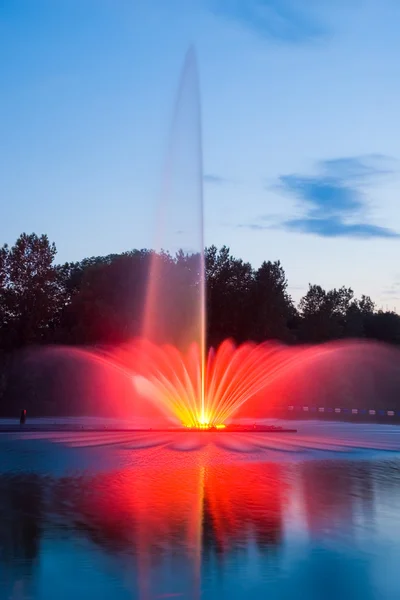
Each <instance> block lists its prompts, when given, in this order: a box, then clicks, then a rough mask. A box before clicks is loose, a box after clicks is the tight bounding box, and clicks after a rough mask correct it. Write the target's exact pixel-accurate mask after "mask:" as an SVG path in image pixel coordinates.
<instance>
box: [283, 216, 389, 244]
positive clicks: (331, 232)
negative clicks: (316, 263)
mask: <svg viewBox="0 0 400 600" xmlns="http://www.w3.org/2000/svg"><path fill="white" fill-rule="evenodd" d="M284 225H285V227H286V229H288V230H291V231H297V232H299V233H312V234H314V235H318V236H320V237H351V238H364V239H368V238H398V237H400V234H398V233H397V232H396V231H393V230H392V229H388V228H387V227H379V226H377V225H369V224H368V223H355V224H350V223H344V222H343V220H342V219H341V218H340V217H329V218H327V219H314V218H309V217H305V218H303V219H291V220H289V221H285V223H284Z"/></svg>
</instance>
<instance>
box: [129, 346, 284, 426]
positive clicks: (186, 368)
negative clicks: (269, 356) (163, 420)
mask: <svg viewBox="0 0 400 600" xmlns="http://www.w3.org/2000/svg"><path fill="white" fill-rule="evenodd" d="M134 353H135V369H134V375H133V382H134V385H135V388H136V390H137V392H138V393H139V395H141V396H145V397H147V398H148V399H150V400H151V401H153V402H155V403H156V404H158V405H159V406H160V407H163V408H164V410H165V412H167V413H169V414H171V413H172V414H173V415H174V416H175V417H176V418H177V419H178V420H179V422H180V423H182V424H183V425H184V426H185V427H188V428H193V429H198V430H207V429H215V428H217V429H222V428H223V427H224V423H225V421H226V420H227V419H229V417H231V415H232V414H233V413H234V412H235V411H236V410H237V409H238V408H239V407H240V406H241V405H242V404H243V403H244V402H246V401H247V400H248V399H249V398H251V397H253V396H255V395H256V394H258V393H260V392H261V391H262V390H264V389H265V387H266V386H267V384H268V383H269V382H270V379H271V374H273V371H274V369H273V368H272V369H271V362H270V361H268V360H266V349H265V347H264V346H263V345H256V344H252V343H245V344H243V345H241V346H238V347H237V346H235V344H234V343H233V342H231V341H230V340H226V341H225V342H223V343H222V344H221V346H220V347H219V348H218V349H217V351H214V350H210V352H209V353H208V356H207V359H206V361H205V369H204V374H203V373H202V360H201V352H200V350H199V347H198V345H197V344H192V345H191V346H190V348H189V350H188V352H187V353H182V352H180V351H179V350H178V349H177V348H175V347H173V346H169V345H164V346H160V345H156V344H153V343H151V342H148V341H144V340H142V341H140V342H138V343H137V344H136V345H135V350H134ZM203 390H204V391H203Z"/></svg>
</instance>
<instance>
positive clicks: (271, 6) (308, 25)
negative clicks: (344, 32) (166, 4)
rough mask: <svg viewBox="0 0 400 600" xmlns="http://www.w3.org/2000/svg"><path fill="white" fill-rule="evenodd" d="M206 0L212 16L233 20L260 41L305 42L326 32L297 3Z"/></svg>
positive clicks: (252, 0)
mask: <svg viewBox="0 0 400 600" xmlns="http://www.w3.org/2000/svg"><path fill="white" fill-rule="evenodd" d="M208 1H209V6H210V8H211V10H212V12H213V13H214V14H215V15H217V16H219V17H222V18H225V19H228V20H231V21H236V22H237V23H239V24H240V25H241V26H242V27H245V28H247V29H248V30H250V31H251V32H253V33H255V34H257V35H259V36H261V37H263V38H272V39H276V40H281V41H285V42H289V43H304V42H308V41H311V40H313V39H316V38H320V37H323V36H325V35H326V33H327V31H326V29H325V28H324V27H323V26H322V25H321V23H319V22H318V21H317V20H316V19H315V17H313V16H311V14H310V12H309V10H308V11H307V10H306V9H304V4H305V3H301V2H299V0H208Z"/></svg>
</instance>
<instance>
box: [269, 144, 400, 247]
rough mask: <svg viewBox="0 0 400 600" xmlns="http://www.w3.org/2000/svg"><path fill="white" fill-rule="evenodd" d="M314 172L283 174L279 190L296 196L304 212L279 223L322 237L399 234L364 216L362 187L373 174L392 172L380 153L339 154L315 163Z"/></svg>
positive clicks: (294, 229)
mask: <svg viewBox="0 0 400 600" xmlns="http://www.w3.org/2000/svg"><path fill="white" fill-rule="evenodd" d="M317 173H318V174H317V175H314V176H304V175H297V174H290V175H282V176H281V177H280V178H279V187H280V189H281V191H283V192H284V193H286V194H290V195H292V196H294V197H296V198H297V199H298V200H299V206H300V208H301V209H302V211H303V215H300V216H299V217H297V218H293V219H287V220H285V221H283V222H281V223H280V224H279V226H280V227H283V228H285V229H287V230H289V231H298V232H300V233H308V234H314V235H318V236H321V237H351V238H398V237H400V234H399V233H397V232H396V231H394V230H392V229H389V228H386V227H379V226H377V225H374V224H372V223H369V222H368V221H367V220H366V213H367V208H368V207H367V201H366V197H365V195H364V193H363V191H362V188H365V187H366V186H367V185H368V184H369V183H371V182H372V181H373V180H374V179H375V178H376V177H378V176H382V175H386V174H389V173H393V166H392V164H391V159H389V158H388V157H385V156H382V155H367V156H359V157H348V158H338V159H334V160H327V161H322V162H320V163H319V164H318V165H317Z"/></svg>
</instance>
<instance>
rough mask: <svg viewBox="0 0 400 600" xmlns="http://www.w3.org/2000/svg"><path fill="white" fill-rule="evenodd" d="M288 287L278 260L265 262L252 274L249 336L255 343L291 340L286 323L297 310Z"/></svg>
mask: <svg viewBox="0 0 400 600" xmlns="http://www.w3.org/2000/svg"><path fill="white" fill-rule="evenodd" d="M287 286H288V282H287V279H286V275H285V271H284V269H283V267H282V265H281V263H280V262H279V261H275V262H271V261H268V262H266V261H264V262H263V263H262V265H261V267H260V268H259V269H258V270H257V271H256V272H255V274H254V279H253V284H252V289H251V294H250V298H249V306H248V310H249V313H250V315H251V317H252V325H251V329H250V331H248V335H250V337H251V338H252V339H253V340H254V341H257V342H261V341H264V340H267V339H277V340H282V341H289V340H291V339H292V335H291V333H290V331H289V329H288V322H289V320H290V319H293V317H294V316H295V314H296V311H295V308H294V306H293V302H292V299H291V297H290V296H289V294H288V292H287Z"/></svg>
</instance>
